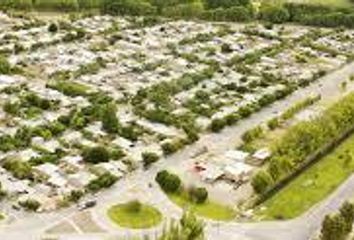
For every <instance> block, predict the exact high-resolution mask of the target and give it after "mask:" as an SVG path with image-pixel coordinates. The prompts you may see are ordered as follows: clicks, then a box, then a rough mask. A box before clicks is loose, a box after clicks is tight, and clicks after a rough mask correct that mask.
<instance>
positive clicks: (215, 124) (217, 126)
mask: <svg viewBox="0 0 354 240" xmlns="http://www.w3.org/2000/svg"><path fill="white" fill-rule="evenodd" d="M225 126H226V121H225V120H224V119H222V118H216V119H214V120H212V121H211V124H210V129H211V131H213V132H220V131H221V130H222V129H223V128H224V127H225Z"/></svg>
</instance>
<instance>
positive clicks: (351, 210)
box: [339, 201, 354, 233]
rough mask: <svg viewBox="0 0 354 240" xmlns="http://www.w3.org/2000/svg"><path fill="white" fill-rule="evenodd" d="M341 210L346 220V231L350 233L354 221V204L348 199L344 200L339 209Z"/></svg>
mask: <svg viewBox="0 0 354 240" xmlns="http://www.w3.org/2000/svg"><path fill="white" fill-rule="evenodd" d="M339 212H340V215H341V216H342V217H343V218H344V220H345V231H346V232H347V233H350V232H351V231H352V228H353V222H354V204H353V203H351V202H348V201H346V202H344V203H343V204H342V206H341V208H340V209H339Z"/></svg>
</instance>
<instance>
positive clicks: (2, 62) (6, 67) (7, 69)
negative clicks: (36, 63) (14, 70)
mask: <svg viewBox="0 0 354 240" xmlns="http://www.w3.org/2000/svg"><path fill="white" fill-rule="evenodd" d="M10 73H11V65H10V63H9V62H8V61H7V59H6V57H4V56H2V55H0V74H10Z"/></svg>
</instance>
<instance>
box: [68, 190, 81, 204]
mask: <svg viewBox="0 0 354 240" xmlns="http://www.w3.org/2000/svg"><path fill="white" fill-rule="evenodd" d="M83 196H84V192H83V191H81V190H72V191H71V192H70V193H69V195H68V196H67V200H68V201H70V202H75V203H76V202H78V201H79V200H80V199H81V198H82V197H83Z"/></svg>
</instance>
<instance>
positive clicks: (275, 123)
mask: <svg viewBox="0 0 354 240" xmlns="http://www.w3.org/2000/svg"><path fill="white" fill-rule="evenodd" d="M267 126H268V127H269V129H270V130H274V129H276V128H277V127H279V126H280V122H279V119H278V118H277V117H274V118H272V119H270V120H269V121H268V122H267Z"/></svg>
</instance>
